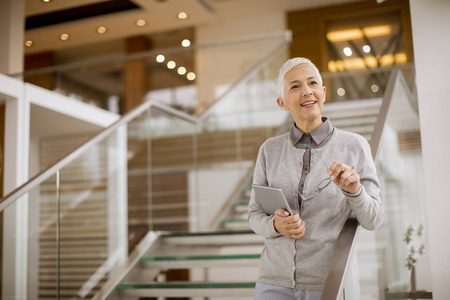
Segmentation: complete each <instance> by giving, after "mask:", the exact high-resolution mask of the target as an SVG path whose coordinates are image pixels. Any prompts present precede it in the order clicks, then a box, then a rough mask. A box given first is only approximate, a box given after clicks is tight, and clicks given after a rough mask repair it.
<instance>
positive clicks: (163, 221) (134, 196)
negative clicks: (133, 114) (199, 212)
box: [128, 108, 197, 235]
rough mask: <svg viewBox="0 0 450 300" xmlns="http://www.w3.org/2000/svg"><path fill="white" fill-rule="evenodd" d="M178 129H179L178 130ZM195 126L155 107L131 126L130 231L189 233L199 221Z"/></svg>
mask: <svg viewBox="0 0 450 300" xmlns="http://www.w3.org/2000/svg"><path fill="white" fill-rule="evenodd" d="M175 124H176V125H177V126H176V127H175V126H174V125H175ZM196 128H197V127H196V124H195V123H194V122H192V121H188V120H183V119H180V118H177V117H175V116H173V115H170V114H168V113H166V112H162V111H160V110H158V109H155V108H151V109H150V110H149V111H148V112H146V114H145V115H143V116H142V117H141V118H137V119H136V120H134V121H133V122H132V123H130V126H129V127H128V138H129V155H130V156H132V157H133V158H132V159H131V160H130V161H129V164H128V187H129V230H130V232H136V234H138V235H144V234H146V233H147V232H148V231H149V230H162V231H189V229H190V228H191V227H192V226H193V225H192V224H193V223H194V222H195V218H194V216H193V211H195V203H196V202H195V199H196V195H195V193H194V192H195V191H194V190H193V188H192V187H191V185H190V180H191V178H192V177H193V175H192V174H194V171H193V170H194V169H195V165H196V151H195V148H194V145H195V132H196Z"/></svg>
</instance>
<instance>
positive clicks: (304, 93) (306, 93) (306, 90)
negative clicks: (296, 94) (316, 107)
mask: <svg viewBox="0 0 450 300" xmlns="http://www.w3.org/2000/svg"><path fill="white" fill-rule="evenodd" d="M310 95H312V91H311V90H310V89H309V88H305V89H304V90H303V91H302V96H310Z"/></svg>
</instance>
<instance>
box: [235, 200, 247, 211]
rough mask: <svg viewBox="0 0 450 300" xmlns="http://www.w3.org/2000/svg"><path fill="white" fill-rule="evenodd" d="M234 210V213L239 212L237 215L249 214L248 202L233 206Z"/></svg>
mask: <svg viewBox="0 0 450 300" xmlns="http://www.w3.org/2000/svg"><path fill="white" fill-rule="evenodd" d="M233 210H234V212H237V213H247V212H248V202H246V203H235V204H233Z"/></svg>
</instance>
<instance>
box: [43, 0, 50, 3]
mask: <svg viewBox="0 0 450 300" xmlns="http://www.w3.org/2000/svg"><path fill="white" fill-rule="evenodd" d="M51 1H52V0H42V2H44V3H49V2H51Z"/></svg>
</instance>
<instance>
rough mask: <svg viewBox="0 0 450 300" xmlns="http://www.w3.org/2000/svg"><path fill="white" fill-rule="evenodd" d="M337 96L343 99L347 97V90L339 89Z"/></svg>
mask: <svg viewBox="0 0 450 300" xmlns="http://www.w3.org/2000/svg"><path fill="white" fill-rule="evenodd" d="M337 94H338V95H339V96H341V97H342V96H344V95H345V90H344V89H343V88H338V90H337Z"/></svg>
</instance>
